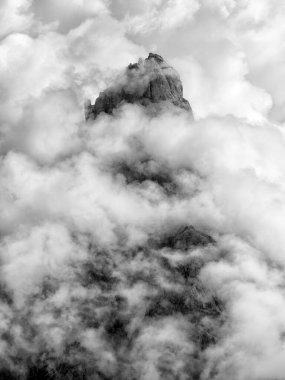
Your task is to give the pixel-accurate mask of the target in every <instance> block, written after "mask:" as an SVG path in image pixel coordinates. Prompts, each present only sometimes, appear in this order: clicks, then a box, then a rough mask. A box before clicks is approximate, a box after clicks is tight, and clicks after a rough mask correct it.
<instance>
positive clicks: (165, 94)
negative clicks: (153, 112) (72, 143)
mask: <svg viewBox="0 0 285 380" xmlns="http://www.w3.org/2000/svg"><path fill="white" fill-rule="evenodd" d="M162 102H165V103H168V104H171V105H174V106H176V107H179V108H182V109H184V110H186V111H188V112H189V113H190V114H191V116H193V115H192V110H191V107H190V104H189V102H188V100H186V99H184V98H183V87H182V83H181V80H180V77H179V75H178V73H177V72H176V71H175V70H174V69H173V68H172V67H171V66H169V65H168V64H167V63H166V62H165V61H164V59H163V58H162V57H161V56H160V55H158V54H153V53H150V54H149V56H148V58H146V59H145V60H142V59H140V60H139V62H138V63H131V64H129V66H128V67H127V69H126V71H125V75H124V76H123V78H120V80H119V83H117V84H116V85H115V86H113V87H110V88H108V89H106V90H105V91H104V92H101V93H100V95H99V97H98V98H97V99H96V101H95V104H94V105H92V104H91V102H90V100H87V101H86V102H85V118H86V120H88V119H95V118H96V117H97V116H98V115H99V114H100V113H101V112H105V113H107V114H112V112H113V110H114V109H116V108H118V107H119V106H120V105H122V104H124V103H136V104H141V105H143V106H145V107H150V106H152V107H154V106H155V105H156V106H157V105H158V104H163V103H162ZM154 108H155V107H154Z"/></svg>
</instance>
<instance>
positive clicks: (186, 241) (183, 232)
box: [158, 226, 215, 251]
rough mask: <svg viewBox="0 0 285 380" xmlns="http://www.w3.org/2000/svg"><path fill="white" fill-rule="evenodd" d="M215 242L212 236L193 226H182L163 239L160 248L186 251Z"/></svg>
mask: <svg viewBox="0 0 285 380" xmlns="http://www.w3.org/2000/svg"><path fill="white" fill-rule="evenodd" d="M214 242H215V241H214V239H213V238H212V237H211V236H209V235H207V234H205V233H203V232H201V231H198V230H196V228H194V227H193V226H182V227H179V228H177V229H176V230H174V231H173V232H171V233H170V234H169V235H167V236H165V237H164V238H162V239H161V240H160V242H159V244H158V246H159V247H160V248H164V247H168V248H172V249H180V250H182V251H186V250H187V249H189V248H191V247H195V246H205V245H208V244H213V243H214Z"/></svg>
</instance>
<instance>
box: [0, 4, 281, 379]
mask: <svg viewBox="0 0 285 380" xmlns="http://www.w3.org/2000/svg"><path fill="white" fill-rule="evenodd" d="M284 19H285V4H284V3H283V2H282V1H280V0H279V1H277V0H270V1H269V0H212V1H210V0H164V1H163V0H142V1H139V2H135V1H131V0H107V1H101V0H69V1H67V0H61V1H56V0H2V1H1V3H0V38H1V41H0V109H1V112H0V153H1V166H0V178H1V180H0V187H1V190H0V205H1V215H0V236H1V243H0V273H1V276H0V277H1V280H0V315H1V318H0V332H1V336H2V338H1V340H0V358H1V363H3V364H1V365H2V366H3V368H5V369H9V370H11V371H12V372H15V373H17V374H19V373H20V374H21V376H22V378H23V379H24V376H26V374H27V371H28V366H30V365H31V363H32V364H33V363H35V362H37V361H38V360H39V357H40V358H41V359H40V360H43V357H48V359H47V360H48V362H49V363H50V365H51V367H52V366H54V365H55V364H54V363H55V362H56V359H54V358H64V360H65V362H68V360H69V362H72V361H74V362H75V363H81V364H82V363H85V364H84V365H85V366H87V364H88V366H89V367H90V368H89V367H88V368H89V370H90V371H89V372H90V373H89V372H88V373H89V375H88V376H89V377H88V376H87V375H86V376H87V379H93V378H94V377H92V376H94V373H95V372H94V371H98V373H102V374H104V376H105V378H110V379H112V378H116V376H118V375H117V374H118V371H119V369H118V368H120V371H123V372H122V373H123V374H124V375H120V376H122V379H123V378H124V380H125V379H127V378H131V377H130V376H131V375H130V373H131V372H130V371H131V370H130V368H132V371H134V373H136V376H137V378H138V379H143V380H144V379H145V380H150V379H151V380H156V379H157V380H159V379H160V378H161V376H162V375H161V372H160V370H159V368H160V366H161V363H160V361H161V360H162V358H164V359H163V360H166V359H167V360H169V362H170V363H172V364H171V366H172V369H173V377H171V375H169V376H170V377H169V379H172V378H173V379H174V378H175V374H176V375H177V374H178V375H177V376H180V377H176V378H178V379H181V380H184V379H185V380H186V379H188V378H189V379H190V378H191V377H189V376H190V375H191V374H192V373H194V369H193V368H194V367H193V368H192V367H191V365H192V364H191V363H194V361H195V360H194V357H195V355H194V353H195V352H196V351H195V350H197V347H195V342H194V340H193V339H194V338H193V339H192V335H193V334H194V333H193V331H194V330H193V329H194V327H193V326H192V325H191V323H190V322H189V321H188V320H187V319H185V318H184V316H182V315H179V316H175V317H170V316H168V317H165V318H161V319H158V320H156V321H153V322H150V321H148V322H145V321H144V320H143V318H142V314H143V310H144V308H147V305H148V302H149V300H150V299H152V297H154V294H156V293H155V292H156V291H158V290H157V289H158V287H160V288H163V287H165V288H166V287H167V285H166V284H167V281H170V280H169V278H168V275H167V274H166V273H165V272H164V271H163V269H162V267H161V265H160V264H159V263H160V261H159V257H160V256H161V255H162V256H163V257H164V256H165V255H166V256H167V257H168V256H169V252H165V251H159V250H158V251H155V252H153V253H152V254H153V258H152V259H150V258H149V256H147V255H146V254H145V252H144V251H143V249H142V251H141V252H140V253H139V254H138V255H137V256H136V258H134V259H133V260H129V259H128V255H129V254H130V252H132V250H133V251H135V250H138V247H144V246H147V244H148V241H149V239H150V238H151V237H153V236H159V235H160V234H162V233H164V232H165V231H166V230H167V229H169V228H170V229H171V228H172V227H173V226H176V225H179V224H188V225H189V224H190V225H193V226H195V228H198V229H200V230H202V231H204V232H206V233H209V234H210V235H211V236H213V237H214V238H215V241H216V246H215V247H212V248H211V247H210V248H200V249H197V251H195V252H194V253H193V252H189V253H188V256H189V257H188V256H187V257H188V259H189V258H191V257H192V256H193V255H194V256H195V255H197V256H198V257H202V260H203V261H204V266H203V269H202V270H201V273H200V277H199V281H200V282H201V284H203V287H205V289H207V292H214V294H215V295H217V296H218V297H219V299H221V300H222V302H223V304H224V307H225V312H224V320H223V321H222V322H221V324H220V325H219V326H218V327H215V328H216V331H217V336H218V340H217V342H216V343H215V344H214V345H213V346H210V347H209V348H208V349H207V350H205V351H204V352H203V353H199V355H200V356H199V360H198V362H199V363H198V364H197V366H198V367H199V371H200V372H199V373H200V378H201V379H203V380H208V379H211V380H229V379H230V380H276V379H280V380H283V379H284V370H285V365H284V363H285V361H284V356H285V338H284V337H285V278H284V267H285V248H284V247H285V235H284V225H285V187H284V183H285V134H284V127H285V125H284V124H285V107H284V102H285V91H284V79H285V64H284V57H285V22H284V21H285V20H284ZM149 52H154V53H157V54H160V55H162V56H163V57H164V59H165V60H166V61H167V62H168V63H169V64H170V65H172V66H173V67H174V68H175V69H176V70H177V71H178V73H179V75H180V77H181V80H182V83H183V87H184V97H185V98H186V99H188V100H189V102H190V104H191V107H192V109H193V113H194V117H195V120H194V121H190V120H189V118H188V117H187V115H186V114H184V113H183V112H182V113H179V114H177V113H172V112H171V111H170V110H165V112H164V113H163V114H161V115H160V116H159V117H157V118H153V119H151V118H149V116H148V115H146V114H145V113H144V111H143V109H142V108H141V107H139V106H130V105H126V106H124V107H122V109H121V111H120V112H118V113H117V114H116V115H115V116H114V117H113V116H108V115H102V116H100V117H99V118H98V120H96V121H94V122H93V123H91V124H90V123H89V124H86V123H85V120H84V106H83V105H84V101H85V100H86V99H91V100H92V102H94V100H95V99H96V97H97V96H98V95H99V93H100V91H103V90H104V89H105V88H106V87H108V86H109V85H110V84H111V83H112V82H114V80H116V78H117V77H118V76H120V75H122V74H123V72H124V69H125V67H126V66H127V65H128V64H129V63H131V62H137V61H138V59H139V58H140V57H142V58H146V57H147V55H148V53H149ZM145 157H151V160H152V161H151V165H153V166H151V167H148V168H147V170H162V169H163V170H164V171H167V172H168V174H169V175H170V177H171V178H172V179H173V181H175V183H176V184H177V186H179V189H180V191H179V193H177V194H176V195H172V196H169V195H167V194H165V192H164V191H163V189H161V187H160V186H159V185H158V184H157V183H154V182H153V181H146V183H143V184H138V183H135V184H128V183H127V182H126V180H125V178H124V176H123V175H122V173H121V172H120V170H119V169H118V163H122V162H123V163H127V164H128V165H130V166H132V167H133V166H135V165H138V164H139V165H143V164H144V161H143V159H144V158H145ZM102 252H104V255H103V257H104V259H103V258H102ZM145 255H146V256H145ZM185 257H186V256H183V255H182V254H181V252H179V251H177V252H175V253H174V254H173V256H172V257H171V259H170V258H169V260H170V261H171V263H172V264H173V265H176V264H175V263H177V262H180V261H183V260H186V258H185ZM152 260H153V262H152ZM87 264H88V265H93V266H94V268H95V269H96V268H97V270H98V271H102V270H103V269H104V268H108V270H109V272H110V273H109V272H108V273H109V274H108V276H111V277H110V278H117V280H116V281H118V282H116V281H115V280H114V281H115V282H114V283H115V284H117V283H118V284H119V285H114V290H112V292H110V291H107V290H106V289H105V288H104V289H101V288H100V289H99V288H96V287H93V288H92V287H87V286H84V285H82V284H84V280H83V279H84V278H85V277H86V276H87V274H86V265H87ZM102 268H103V269H102ZM141 268H143V269H141ZM95 269H94V271H95ZM139 269H141V270H142V271H145V272H144V273H148V272H149V271H150V272H151V271H152V270H154V271H155V275H154V276H155V278H156V280H157V282H158V284H159V286H158V285H157V288H156V290H154V289H152V288H151V287H150V286H149V285H147V283H146V282H143V281H141V282H137V283H135V284H133V283H132V282H131V281H130V279H129V277H130V276H131V275H133V276H136V275H137V272H138V270H139ZM151 273H152V272H151ZM171 281H172V282H171V286H172V287H173V288H174V287H175V281H174V280H173V279H172V280H171ZM177 286H178V285H177ZM179 286H180V285H179ZM181 286H182V285H181ZM179 289H180V288H179ZM181 289H182V288H181ZM181 289H180V290H181ZM180 290H179V291H180ZM118 294H119V295H120V297H122V299H124V300H125V302H126V305H127V306H125V309H126V310H127V312H126V313H127V314H128V318H129V320H130V321H131V322H130V326H131V327H129V329H131V330H129V334H130V331H137V333H136V334H137V335H136V338H135V342H134V344H133V347H132V349H131V351H126V350H127V348H126V347H124V349H120V350H118V349H117V348H116V345H115V343H114V342H112V343H110V340H109V339H108V338H107V337H106V332H104V331H105V330H106V331H107V327H106V326H105V325H104V323H105V322H104V321H105V319H106V320H107V319H108V318H112V315H114V313H122V315H124V317H126V316H125V314H124V312H123V311H120V310H121V309H120V307H121V306H118V304H117V303H116V302H117V301H116V300H117V298H116V296H117V295H118ZM99 296H100V297H101V298H102V297H103V298H104V297H105V298H106V299H107V300H108V303H107V305H103V306H102V305H101V304H100V307H98V316H97V317H96V318H98V321H99V322H98V326H99V327H98V326H97V327H94V325H92V324H91V322H90V321H89V322H88V323H87V322H86V320H88V318H89V317H90V314H92V310H93V311H94V308H95V309H96V307H97V306H96V302H95V301H94V300H97V298H96V297H99ZM101 298H100V299H101ZM94 302H95V303H94ZM98 302H99V301H98ZM84 307H85V308H86V315H85V316H84V318H85V319H84V318H83V317H82V315H81V314H80V315H79V312H78V310H81V309H82V310H83V309H84ZM88 308H89V309H90V310H89V309H88ZM84 310H85V309H84ZM112 313H113V314H112ZM120 315H121V314H120ZM133 315H135V317H132V316H133ZM107 317H108V318H107ZM94 318H95V317H94ZM126 318H127V317H126ZM209 323H213V321H212V322H209ZM102 326H103V327H102ZM104 326H105V327H104ZM104 329H105V330H104ZM132 329H133V330H132ZM135 329H136V330H135ZM103 330H104V331H103ZM187 334H188V335H189V334H190V335H189V336H188V335H187ZM191 334H192V335H191ZM193 336H194V335H193ZM74 342H76V344H77V345H78V344H79V345H80V347H81V351H80V350H79V349H78V350H77V349H76V347H77V346H76V345H75V343H74ZM78 342H79V343H78ZM170 346H171V347H173V349H172V351H171V350H170V349H169V347H170ZM66 347H68V350H67V349H66ZM124 350H125V351H124ZM169 350H170V351H169ZM119 351H120V352H119ZM126 352H128V353H127V354H126ZM44 355H46V356H44ZM126 355H130V358H131V359H130V362H127V361H126ZM27 358H28V359H27ZM165 358H166V359H165ZM121 362H124V368H127V369H124V370H122V369H121V367H120V366H121V364H120V363H121ZM86 363H87V364H86ZM90 363H91V364H90ZM159 363H160V364H159ZM163 363H164V365H165V361H164V362H163ZM185 363H186V364H185ZM189 363H190V364H189ZM195 365H196V364H195ZM193 366H194V364H193ZM52 368H53V367H52ZM195 368H196V367H195ZM0 369H1V368H0ZM196 370H197V368H196V369H195V371H196ZM124 371H126V372H124ZM128 371H129V372H128ZM175 371H176V372H175ZM120 373H121V372H120ZM92 374H93V375H92ZM123 376H125V377H123ZM128 376H129V377H128ZM187 376H188V377H187ZM191 376H192V375H191ZM117 378H118V377H117Z"/></svg>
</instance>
